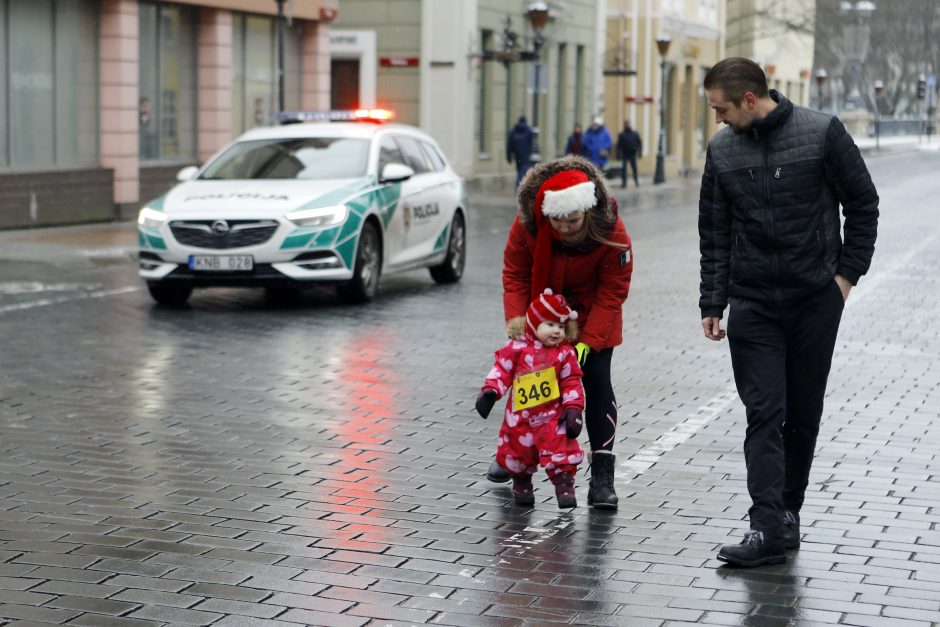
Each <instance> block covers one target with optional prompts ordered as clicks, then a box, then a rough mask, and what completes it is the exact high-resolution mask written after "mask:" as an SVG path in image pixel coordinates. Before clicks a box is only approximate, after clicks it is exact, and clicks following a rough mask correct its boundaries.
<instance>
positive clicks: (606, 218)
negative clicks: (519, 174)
mask: <svg viewBox="0 0 940 627" xmlns="http://www.w3.org/2000/svg"><path fill="white" fill-rule="evenodd" d="M565 170H581V171H582V172H584V173H585V174H586V175H587V177H588V178H589V179H590V180H591V182H592V183H594V193H595V196H596V197H597V204H595V205H594V208H593V209H590V212H591V213H592V214H593V215H592V217H593V218H594V220H595V222H597V223H598V224H601V225H610V227H611V228H613V225H614V223H615V222H616V221H617V211H616V209H615V207H614V205H613V204H612V203H611V198H610V191H609V190H608V189H607V184H606V183H605V181H604V175H603V173H602V172H601V171H600V169H599V168H598V167H597V166H596V165H594V164H593V163H591V162H590V161H588V160H587V159H585V158H584V157H580V156H577V155H566V156H564V157H560V158H558V159H553V160H551V161H543V162H541V163H537V164H535V165H534V166H532V167H531V168H530V169H529V171H528V172H527V173H526V175H525V176H524V177H523V178H522V181H520V183H519V191H518V192H517V194H516V198H517V201H518V204H519V217H520V219H521V221H522V224H523V226H525V228H526V229H528V230H529V231H530V232H532V233H534V232H535V231H536V225H535V197H536V195H537V194H538V191H539V187H540V186H541V185H542V183H544V182H545V181H547V180H548V179H549V178H551V177H552V176H554V175H556V174H558V173H559V172H563V171H565Z"/></svg>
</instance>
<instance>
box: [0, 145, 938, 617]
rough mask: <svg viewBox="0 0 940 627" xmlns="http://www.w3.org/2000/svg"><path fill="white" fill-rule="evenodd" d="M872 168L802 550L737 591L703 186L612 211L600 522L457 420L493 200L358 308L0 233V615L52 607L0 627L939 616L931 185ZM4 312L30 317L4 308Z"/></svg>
mask: <svg viewBox="0 0 940 627" xmlns="http://www.w3.org/2000/svg"><path fill="white" fill-rule="evenodd" d="M899 164H903V165H899ZM872 165H873V174H874V176H875V177H876V180H878V181H879V192H880V193H881V195H882V202H883V204H884V207H885V213H884V215H885V216H889V215H890V216H891V219H890V220H888V219H887V218H886V219H885V220H883V224H882V234H881V236H880V237H879V242H878V253H877V255H876V258H875V259H876V261H875V263H874V264H873V266H872V273H871V274H870V276H867V277H865V278H864V279H863V280H862V281H861V282H860V283H859V286H858V287H856V288H855V289H853V292H852V295H851V296H850V299H849V303H848V305H847V310H846V315H845V317H844V320H843V325H842V329H841V330H840V336H839V340H838V346H837V349H836V353H835V356H834V360H833V371H832V374H831V376H830V382H829V389H828V394H827V401H826V410H825V416H824V419H823V423H822V425H821V430H820V435H819V440H818V454H817V456H816V460H815V462H814V470H813V474H812V475H811V477H810V489H809V491H808V494H807V499H806V503H805V505H804V507H803V510H802V512H801V515H802V523H803V524H802V531H803V533H804V542H803V545H802V547H801V549H800V550H799V551H795V552H791V554H790V559H789V560H788V562H787V563H786V564H783V565H779V566H772V567H764V568H758V569H746V570H745V569H741V570H738V571H734V570H731V569H728V568H727V567H723V566H721V564H720V563H719V562H718V561H717V560H716V559H715V553H716V551H717V549H718V548H719V546H720V545H722V544H725V543H727V542H737V541H738V540H739V539H740V537H741V534H742V533H743V531H744V530H745V529H747V525H748V523H747V508H748V506H749V505H750V502H749V501H750V500H749V497H748V495H747V488H746V481H745V475H744V468H745V466H744V460H743V455H742V452H741V444H742V440H743V435H744V412H743V408H742V407H741V405H740V402H739V401H738V399H737V397H736V394H735V391H734V387H733V378H732V376H731V369H730V360H729V358H728V353H727V345H726V344H711V343H707V342H705V341H704V340H703V339H702V338H701V331H700V329H697V328H696V326H697V323H695V322H694V319H693V320H692V323H691V324H690V317H689V314H690V312H692V314H693V315H694V311H695V300H696V298H697V296H696V295H697V291H696V288H697V277H696V276H695V275H696V272H695V269H696V267H697V261H698V248H697V245H698V238H697V234H696V231H695V228H696V224H695V214H696V200H697V189H696V187H697V182H696V181H694V180H693V179H694V177H690V178H689V179H688V180H686V179H681V178H680V179H679V180H677V181H674V182H670V185H665V186H656V187H653V186H650V187H647V188H646V189H643V188H641V190H640V191H639V192H634V191H633V190H630V191H629V192H626V193H625V192H621V191H619V190H615V191H616V193H618V194H619V195H620V196H619V197H620V198H621V200H623V201H624V202H623V205H622V207H623V214H622V215H623V216H624V218H625V220H626V221H627V223H628V227H629V229H630V232H631V234H632V236H633V238H634V242H635V245H636V248H637V251H638V254H640V252H641V251H642V263H641V262H640V261H638V266H637V272H636V273H635V275H634V278H633V286H632V288H631V290H632V291H631V296H630V299H629V301H628V303H627V314H626V315H627V318H625V319H626V320H627V321H628V329H629V332H628V333H626V334H625V342H624V345H623V346H622V347H620V348H618V349H617V350H616V351H615V353H614V360H613V362H612V371H613V372H612V374H613V381H614V386H615V390H616V393H617V398H618V404H619V408H620V411H619V413H620V425H619V429H618V439H617V442H616V443H615V451H616V452H617V455H618V458H617V464H618V465H617V487H618V493H619V494H620V497H621V506H620V509H619V510H618V511H616V512H600V511H597V510H593V509H591V508H588V507H587V506H586V491H587V474H586V473H585V472H579V475H578V478H577V482H576V483H577V488H576V489H577V492H578V498H579V502H580V506H579V507H578V508H576V509H574V510H572V511H570V512H560V511H558V509H557V506H556V505H555V502H554V497H553V491H552V487H551V485H550V484H549V483H548V482H547V481H546V479H545V477H544V476H543V475H540V476H538V477H537V485H536V494H537V501H536V504H535V506H534V507H531V508H519V507H516V506H515V505H514V504H513V503H512V497H511V492H510V490H509V488H508V486H505V485H495V484H491V483H489V482H488V481H486V480H485V478H484V474H485V472H486V468H487V466H488V464H489V462H490V460H491V459H492V456H493V453H494V443H495V440H496V433H497V431H498V426H499V425H498V421H493V420H489V421H483V420H480V419H479V418H478V417H477V416H476V415H475V411H474V409H473V399H474V398H475V395H476V393H477V391H478V389H479V385H480V383H481V380H482V376H483V374H485V371H486V369H487V368H488V367H489V365H488V364H489V362H490V360H491V359H492V351H493V350H494V348H495V347H496V346H498V345H499V343H500V342H502V339H501V338H500V334H501V333H502V331H501V329H502V327H503V320H502V310H501V302H500V299H499V290H500V277H499V260H500V259H501V252H502V243H503V237H504V234H505V232H506V228H507V227H508V224H509V221H510V220H511V217H512V209H511V208H512V206H513V204H514V200H513V199H512V198H511V197H510V196H509V195H508V194H506V195H503V196H490V197H487V196H484V198H488V199H489V200H488V202H489V203H490V204H489V205H486V204H484V205H482V206H480V205H478V206H476V207H475V208H474V212H473V216H472V218H473V219H472V220H471V221H470V222H469V223H468V233H469V242H468V253H469V255H470V257H469V258H468V265H467V275H466V277H465V279H464V280H463V281H462V282H461V283H460V284H458V285H453V286H436V285H433V284H432V282H431V281H430V279H429V278H428V277H427V273H426V272H412V273H406V274H404V275H399V276H388V277H385V278H384V279H383V285H382V293H381V294H380V298H379V299H378V300H377V301H376V302H375V303H373V304H370V305H367V306H365V307H360V308H349V307H346V306H341V305H340V304H339V303H338V302H337V301H336V299H335V296H334V295H333V293H332V290H326V289H311V290H308V291H307V292H305V293H304V295H303V298H302V301H301V302H300V303H299V304H297V305H296V306H291V307H285V306H275V305H272V304H271V303H268V302H267V301H265V300H264V297H263V296H262V295H261V294H260V291H256V290H227V289H221V290H197V292H196V293H195V294H194V296H193V298H192V299H191V306H190V307H188V308H185V309H180V310H171V309H166V308H161V307H154V306H153V305H152V304H151V303H150V301H149V299H148V297H147V295H146V292H145V290H144V289H142V284H141V283H140V282H139V281H138V280H137V278H136V277H135V276H133V267H132V266H130V265H128V266H123V267H121V266H109V267H94V268H85V267H75V266H69V265H66V266H60V265H57V264H55V263H53V262H50V261H48V260H45V259H43V260H42V261H31V262H23V261H15V260H9V259H6V258H5V256H6V255H8V254H9V253H8V251H10V250H13V249H12V248H10V247H9V246H7V239H8V237H10V236H9V235H7V234H5V233H0V242H3V243H2V244H0V260H3V261H4V263H2V264H0V334H2V337H4V357H5V359H3V360H0V413H2V415H3V416H4V420H3V422H2V424H0V453H2V455H0V477H3V481H4V482H5V483H4V484H3V485H0V604H3V605H2V606H0V615H4V614H3V611H4V610H5V609H6V608H7V607H10V606H12V607H14V608H16V607H19V608H28V609H35V610H43V611H45V612H56V613H54V614H43V615H42V616H37V615H26V614H24V615H22V616H19V615H18V616H16V617H14V618H10V619H6V620H10V621H17V622H20V623H21V624H37V623H38V622H40V621H42V620H43V617H45V618H55V619H57V620H58V619H63V620H66V621H67V622H69V623H70V624H78V625H96V626H98V625H105V626H106V625H112V624H113V625H124V624H126V625H133V624H154V625H157V624H171V625H182V624H217V625H259V626H261V625H271V626H273V625H292V624H296V625H331V624H336V625H383V626H384V625H393V624H394V625H397V624H402V625H404V624H416V623H423V622H432V623H434V624H443V625H448V624H449V625H473V626H474V627H477V626H482V625H499V626H504V625H505V626H508V625H512V626H521V625H542V624H583V625H616V626H618V627H620V626H622V625H629V626H630V627H636V626H639V627H646V626H655V627H664V626H667V625H668V626H669V627H678V626H679V625H692V624H697V625H729V624H733V625H740V626H754V627H774V626H776V625H781V626H783V625H790V624H812V625H830V624H831V625H836V624H850V625H859V626H861V625H864V626H865V627H868V626H869V625H878V624H884V625H891V626H892V627H895V625H901V626H904V625H924V624H931V623H936V622H937V620H936V619H935V618H934V616H932V615H937V614H940V606H938V605H937V603H938V601H937V599H940V548H938V547H940V508H938V507H937V502H938V497H940V489H938V487H937V474H936V471H935V467H936V459H937V458H936V455H937V453H936V451H935V448H936V447H931V446H930V443H931V440H930V437H929V436H930V435H931V434H932V433H933V432H934V431H936V430H937V428H938V427H940V412H938V411H937V409H936V408H937V407H940V370H938V368H937V366H936V365H935V364H937V363H940V359H938V358H940V322H938V321H937V320H936V319H935V318H936V317H935V316H932V315H930V313H932V312H933V311H936V310H938V309H940V302H938V301H940V285H938V284H937V283H938V279H937V278H936V277H937V276H938V273H937V272H936V270H937V268H940V229H938V224H937V223H936V220H934V219H933V217H932V214H930V212H928V211H925V210H923V206H924V203H923V202H922V199H923V198H924V197H933V196H935V195H936V194H937V193H940V189H937V190H934V189H933V186H932V182H933V181H934V180H935V179H936V177H935V176H934V172H935V171H936V169H937V167H938V166H940V154H935V153H918V154H917V156H916V158H912V159H908V158H907V157H902V156H896V157H895V158H894V160H893V161H892V160H883V161H880V160H875V161H874V162H873V164H872ZM913 174H916V175H917V176H919V177H920V178H919V179H916V180H917V184H916V185H907V184H905V183H904V181H907V180H912V179H910V178H909V177H910V176H912V175H913ZM927 182H930V184H929V185H928V184H927ZM938 182H940V181H938ZM127 231H128V234H129V235H130V236H133V235H134V232H133V228H132V227H131V226H130V225H128V229H127ZM15 235H17V234H14V235H13V236H15ZM20 235H22V234H20ZM131 241H132V240H131ZM644 268H645V269H644ZM662 277H670V280H669V281H664V280H663V279H662ZM34 279H35V280H36V281H37V282H38V283H40V284H42V285H45V284H47V283H53V282H57V283H62V282H63V281H73V282H75V283H76V284H79V285H86V284H87V285H90V284H96V285H105V284H106V285H108V286H110V287H115V288H127V287H128V286H131V287H134V288H136V289H135V290H134V291H123V292H121V293H120V294H117V295H114V296H107V297H102V298H94V299H91V298H86V299H82V300H81V301H75V300H73V301H63V302H61V303H58V304H56V305H55V306H47V305H42V306H40V305H39V304H38V302H39V301H36V300H34V299H36V298H40V297H41V296H36V295H31V294H25V295H18V296H15V297H14V296H11V295H9V294H6V293H5V292H4V291H3V289H2V286H4V285H8V284H9V282H13V281H23V280H34ZM866 285H867V286H868V287H866ZM94 289H99V288H94ZM12 302H16V303H26V304H27V305H31V306H32V305H34V306H32V307H31V308H30V309H27V310H23V311H25V312H28V315H26V314H25V313H23V312H22V311H21V312H20V313H18V314H16V315H12V314H11V312H10V311H7V310H5V309H4V307H5V306H6V305H9V304H11V303H12ZM17 311H19V310H17ZM467 311H473V312H474V315H473V316H470V317H468V316H467V313H466V312H467ZM311 320H314V321H315V324H312V323H311ZM76 321H78V322H79V323H81V325H82V331H83V332H82V334H80V335H76V334H74V333H71V332H69V331H68V330H69V329H74V325H75V324H76ZM457 337H459V338H466V339H461V340H455V339H454V338H457ZM455 346H457V347H458V348H459V350H460V354H461V359H459V360H455V359H453V354H454V350H455ZM8 356H9V358H7V357H8ZM17 364H27V366H26V367H23V366H22V365H19V366H18V365H17ZM40 391H41V393H40ZM36 433H42V434H43V437H42V438H37V437H35V435H34V434H36ZM14 611H17V610H14ZM20 611H25V610H20ZM61 612H66V614H62V613H61ZM4 616H5V615H4ZM66 616H69V617H70V618H69V619H64V618H63V617H66ZM63 620H59V622H63ZM0 622H3V621H0ZM931 627H936V626H934V625H931Z"/></svg>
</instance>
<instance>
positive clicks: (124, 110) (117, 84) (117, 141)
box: [99, 0, 140, 205]
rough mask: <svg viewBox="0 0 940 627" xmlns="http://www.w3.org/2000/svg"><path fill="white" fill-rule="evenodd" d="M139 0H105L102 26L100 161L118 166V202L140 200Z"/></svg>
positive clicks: (115, 192)
mask: <svg viewBox="0 0 940 627" xmlns="http://www.w3.org/2000/svg"><path fill="white" fill-rule="evenodd" d="M137 33H138V15H137V2H136V0H102V2H101V27H100V36H99V37H100V46H101V58H100V66H99V67H100V71H101V81H100V98H101V109H100V128H101V130H100V133H101V148H100V150H101V165H102V166H104V167H106V168H110V169H112V170H114V202H115V204H117V205H123V204H136V203H137V202H139V200H140V188H139V168H140V162H139V158H138V155H139V154H140V151H139V148H138V144H139V135H138V119H137V107H138V103H137V99H138V94H139V88H138V42H137Z"/></svg>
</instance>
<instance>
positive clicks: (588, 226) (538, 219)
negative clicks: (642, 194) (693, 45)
mask: <svg viewBox="0 0 940 627" xmlns="http://www.w3.org/2000/svg"><path fill="white" fill-rule="evenodd" d="M517 196H518V201H519V211H518V213H517V214H516V218H515V220H514V221H513V224H512V226H511V227H510V229H509V239H508V241H507V242H506V248H505V251H504V254H503V313H504V315H505V318H506V321H507V330H509V332H510V333H512V331H511V330H510V329H512V328H513V324H512V321H513V320H514V319H516V318H518V317H520V316H524V315H525V313H526V309H527V307H528V306H529V303H530V302H531V301H532V300H533V298H534V296H535V295H538V294H541V293H542V292H543V290H545V288H550V289H551V290H552V291H553V293H555V294H561V295H562V296H564V297H565V300H566V301H567V302H568V303H570V305H571V307H572V308H573V309H574V310H575V311H576V312H577V313H578V317H577V323H578V331H579V334H580V335H579V339H578V343H577V344H576V345H575V350H576V351H577V354H578V363H579V364H580V365H581V369H582V371H583V372H584V377H583V379H582V382H583V384H584V391H585V395H586V403H585V423H586V425H587V432H588V440H589V441H590V445H591V458H592V460H591V482H590V486H589V489H588V505H593V506H594V507H599V508H603V509H616V508H617V493H616V491H615V489H614V466H615V460H616V458H615V456H614V453H613V446H614V435H615V432H616V429H617V401H616V399H615V398H614V390H613V386H612V385H611V382H610V361H611V357H612V355H613V352H614V347H615V346H619V345H620V344H621V342H622V331H623V303H624V301H625V300H626V298H627V294H628V293H629V291H630V278H631V275H632V273H633V256H632V250H631V244H630V237H629V235H627V230H626V228H625V227H624V225H623V221H622V220H621V219H620V218H619V217H618V216H617V205H616V201H615V200H614V199H613V197H611V196H610V193H609V192H608V190H607V186H606V185H605V184H604V177H603V175H602V173H601V172H600V170H598V169H597V167H596V166H594V165H593V164H592V163H591V162H590V161H588V160H587V159H585V158H583V157H576V156H567V157H561V158H559V159H556V160H554V161H549V162H546V163H540V164H537V165H535V166H534V167H533V168H532V169H531V170H529V173H528V174H526V176H525V178H524V179H523V180H522V184H521V185H520V186H519V191H518V193H517ZM487 477H488V478H489V479H490V480H491V481H497V482H500V481H508V480H509V475H508V473H506V471H505V470H504V469H503V468H501V467H500V466H499V464H497V463H496V462H493V463H492V464H491V465H490V469H489V471H488V472H487Z"/></svg>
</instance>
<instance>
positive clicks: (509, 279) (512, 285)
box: [503, 157, 633, 350]
mask: <svg viewBox="0 0 940 627" xmlns="http://www.w3.org/2000/svg"><path fill="white" fill-rule="evenodd" d="M572 167H576V168H579V169H582V170H584V171H585V173H587V174H588V176H589V177H590V178H591V179H592V180H593V181H594V183H595V186H596V190H597V191H596V194H597V198H598V202H597V205H596V206H595V207H594V208H593V209H591V210H590V211H591V212H592V213H595V214H596V215H595V216H593V217H594V218H595V219H596V220H597V221H598V223H600V224H604V223H608V224H610V231H609V233H608V235H607V236H606V239H608V240H610V241H611V242H613V243H615V244H620V245H621V246H622V247H621V246H611V245H609V244H605V243H600V242H586V243H582V244H580V245H575V246H568V245H565V244H563V243H562V242H560V241H558V240H555V241H553V242H552V263H551V272H550V275H549V276H550V280H549V285H548V287H550V288H551V289H552V291H553V292H554V293H556V294H562V295H563V296H564V297H565V299H566V300H567V301H568V303H569V304H570V305H571V306H572V308H574V309H575V310H576V311H577V312H578V330H579V333H580V335H579V338H578V341H580V342H584V343H585V344H587V345H588V346H590V347H591V349H593V350H603V349H605V348H612V347H614V346H618V345H620V344H621V343H622V342H623V303H624V301H625V300H626V299H627V294H628V293H629V291H630V277H631V275H632V274H633V250H632V248H631V242H630V236H629V235H628V234H627V229H626V227H625V226H624V225H623V221H622V220H621V219H620V218H619V217H617V215H616V203H615V201H614V200H613V199H612V198H610V197H609V196H608V194H607V188H606V185H605V184H604V182H603V177H602V175H601V174H600V172H599V170H597V168H594V167H593V166H591V165H590V164H589V163H588V162H586V161H585V160H584V159H579V158H576V157H564V158H562V159H557V160H555V161H551V162H547V163H544V164H539V165H537V166H536V167H534V168H532V169H531V170H530V171H529V173H528V174H527V175H526V177H525V178H524V179H523V181H522V183H521V185H520V188H519V213H518V214H517V215H516V219H515V220H514V221H513V223H512V227H511V228H510V230H509V240H508V241H507V242H506V249H505V251H504V253H503V310H504V313H505V318H506V320H507V321H509V320H511V319H513V318H515V317H516V316H524V315H525V312H526V309H527V308H528V306H529V303H531V302H532V298H533V295H532V293H531V291H532V287H531V281H532V263H533V251H534V250H535V238H536V233H535V230H534V229H535V226H534V219H533V217H532V216H533V211H534V210H533V207H534V199H535V195H536V192H537V190H538V186H539V185H540V184H541V182H542V181H544V180H546V179H547V178H549V177H550V176H553V175H554V174H555V173H557V172H558V171H560V170H562V169H570V168H572ZM546 227H547V228H551V227H548V225H547V224H546Z"/></svg>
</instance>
